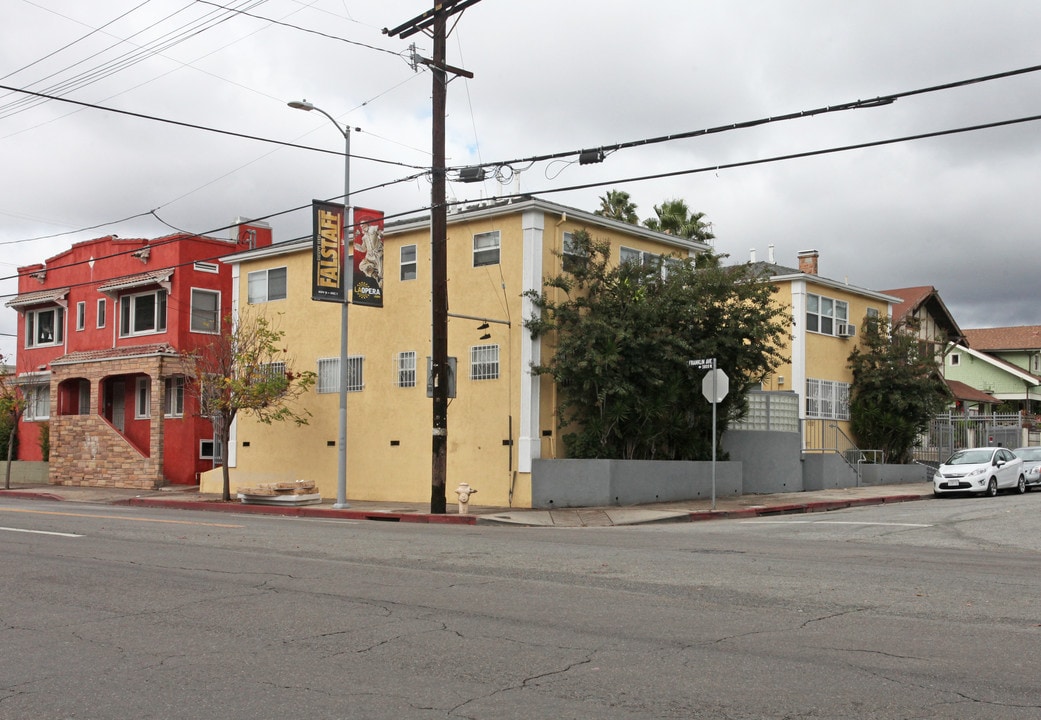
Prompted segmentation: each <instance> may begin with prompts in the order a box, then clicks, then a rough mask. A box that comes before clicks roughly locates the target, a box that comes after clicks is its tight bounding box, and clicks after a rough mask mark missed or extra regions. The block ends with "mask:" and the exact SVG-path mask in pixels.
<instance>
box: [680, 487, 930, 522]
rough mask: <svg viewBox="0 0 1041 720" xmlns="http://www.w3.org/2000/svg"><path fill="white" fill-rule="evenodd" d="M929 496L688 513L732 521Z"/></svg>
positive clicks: (919, 497) (697, 517) (693, 517)
mask: <svg viewBox="0 0 1041 720" xmlns="http://www.w3.org/2000/svg"><path fill="white" fill-rule="evenodd" d="M932 498H933V496H932V495H931V494H919V495H883V496H881V497H873V498H851V499H849V500H818V501H815V502H807V503H788V504H786V505H764V506H761V507H750V508H742V509H741V510H715V511H713V510H698V511H694V512H691V513H690V521H691V522H697V521H700V520H733V519H739V518H756V517H770V516H771V515H798V514H802V513H815V512H829V511H831V510H845V509H846V508H851V507H862V506H866V505H889V504H892V503H901V502H911V501H914V500H931V499H932Z"/></svg>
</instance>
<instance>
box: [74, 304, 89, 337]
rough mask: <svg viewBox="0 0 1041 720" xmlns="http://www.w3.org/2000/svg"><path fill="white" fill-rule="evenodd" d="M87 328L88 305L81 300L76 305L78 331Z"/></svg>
mask: <svg viewBox="0 0 1041 720" xmlns="http://www.w3.org/2000/svg"><path fill="white" fill-rule="evenodd" d="M86 327H87V303H86V301H84V300H80V301H79V302H78V303H76V331H77V332H79V331H80V330H83V329H84V328H86Z"/></svg>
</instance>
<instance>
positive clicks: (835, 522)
mask: <svg viewBox="0 0 1041 720" xmlns="http://www.w3.org/2000/svg"><path fill="white" fill-rule="evenodd" d="M741 523H742V524H744V525H879V526H882V527H919V528H926V527H932V523H898V522H858V521H854V520H742V521H741Z"/></svg>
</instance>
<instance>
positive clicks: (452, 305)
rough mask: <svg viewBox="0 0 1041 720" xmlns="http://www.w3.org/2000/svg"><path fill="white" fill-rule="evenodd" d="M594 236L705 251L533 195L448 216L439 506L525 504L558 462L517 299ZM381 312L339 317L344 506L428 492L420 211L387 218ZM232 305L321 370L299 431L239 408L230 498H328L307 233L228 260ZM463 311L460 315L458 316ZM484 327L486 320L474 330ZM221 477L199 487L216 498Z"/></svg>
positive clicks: (323, 309)
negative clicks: (344, 362) (292, 489)
mask: <svg viewBox="0 0 1041 720" xmlns="http://www.w3.org/2000/svg"><path fill="white" fill-rule="evenodd" d="M583 229H584V230H588V231H589V233H590V234H591V235H592V236H593V237H594V238H596V239H600V240H606V241H609V242H610V244H611V247H612V257H613V258H615V259H617V260H627V259H633V258H641V257H645V258H650V257H656V256H658V255H660V254H665V255H675V256H677V257H688V256H693V255H694V254H697V253H699V252H704V251H706V250H708V249H709V246H707V245H705V244H703V243H698V242H694V241H690V240H685V239H681V238H677V237H674V236H671V235H667V234H663V233H659V232H655V231H652V230H648V229H646V228H642V227H638V226H635V225H629V224H626V223H621V222H615V221H613V220H608V219H605V218H602V217H599V216H597V215H594V214H592V213H588V212H584V211H580V210H576V209H573V208H569V207H564V206H561V205H556V204H553V203H549V202H546V201H543V200H539V199H523V200H515V201H512V202H505V201H490V202H488V203H484V204H480V205H477V206H472V207H467V208H465V209H463V210H461V211H459V212H453V213H450V214H449V216H448V238H447V247H448V310H449V315H450V317H449V325H448V355H449V356H450V357H454V358H456V362H457V367H456V396H455V397H454V398H452V399H451V400H450V401H449V408H448V468H447V483H446V490H447V493H448V494H449V500H454V499H455V498H454V495H452V491H453V490H454V488H455V487H456V486H457V485H458V483H460V482H467V483H469V484H470V485H471V486H472V487H474V488H476V489H477V491H478V495H477V497H476V498H475V501H476V502H479V503H480V504H482V505H492V506H506V505H512V506H513V507H528V506H530V503H531V467H532V461H533V460H534V459H537V458H555V457H559V456H560V454H561V453H562V451H563V448H562V446H561V445H558V439H559V436H558V432H557V419H556V416H555V408H556V402H555V400H556V398H555V396H554V390H553V384H552V382H551V381H550V380H549V379H547V378H544V377H538V376H534V375H532V373H531V372H530V368H531V366H532V363H538V362H539V361H540V360H542V358H543V357H544V356H545V357H548V355H549V353H551V352H552V349H551V348H549V347H547V346H546V343H545V342H544V341H542V340H538V339H532V337H531V335H530V333H529V332H528V331H527V330H526V329H525V328H524V320H525V319H527V318H529V317H531V316H532V314H533V308H532V306H531V303H530V301H529V300H527V299H526V298H524V297H522V294H523V293H524V291H526V290H541V289H542V281H543V278H546V277H551V276H553V275H556V274H558V273H559V272H560V270H561V263H562V262H563V256H564V255H565V254H566V253H567V250H568V247H569V246H568V242H569V236H570V234H571V233H574V232H576V231H579V230H583ZM384 240H385V246H384V268H383V276H384V288H383V298H384V305H383V307H382V308H373V307H363V306H358V305H352V306H351V307H350V311H349V340H348V375H349V384H348V393H347V498H348V499H354V500H386V501H398V502H406V501H407V502H425V501H428V500H429V499H430V487H431V433H432V425H433V421H432V405H431V400H430V398H429V397H428V395H427V362H428V358H429V356H430V336H431V332H430V328H431V317H430V307H431V306H430V291H431V281H430V223H429V218H428V217H424V218H422V219H418V220H414V221H402V222H396V223H391V224H388V226H387V227H386V229H385V233H384ZM227 262H230V263H232V264H233V275H234V290H233V303H234V308H233V312H236V313H245V312H262V313H264V314H265V315H267V316H268V317H269V318H270V319H272V320H273V321H274V324H275V326H276V327H277V328H279V329H281V330H283V331H284V332H285V344H286V347H287V348H288V349H289V351H290V355H291V357H292V364H293V366H294V367H296V368H297V369H300V370H312V371H314V372H316V373H317V374H318V383H317V386H316V387H315V388H314V389H312V390H311V391H310V392H309V393H308V394H307V395H305V396H304V397H303V398H302V401H301V404H302V406H303V407H305V408H306V409H307V410H308V411H309V412H310V413H311V417H310V418H309V424H308V425H305V426H299V427H298V426H295V425H292V424H290V423H286V424H274V425H264V424H263V423H260V422H257V421H256V420H255V419H253V418H251V417H249V416H248V415H240V416H239V417H238V419H237V420H236V423H235V427H234V430H233V435H232V437H231V438H229V453H228V454H229V458H228V467H229V470H230V475H231V489H232V492H235V490H236V489H237V488H239V487H245V486H253V485H256V484H259V483H269V482H279V481H293V480H314V481H315V482H316V483H317V485H318V489H319V490H320V492H321V494H322V496H323V497H326V498H328V497H333V498H335V497H336V496H337V462H338V451H337V447H336V445H337V437H338V434H339V385H338V383H339V380H338V378H339V371H338V368H339V356H340V307H339V306H338V305H337V304H334V303H328V302H315V301H312V300H311V273H312V267H311V262H312V243H311V240H310V239H305V240H298V241H290V242H285V243H276V244H274V245H272V246H270V247H265V248H260V249H257V250H252V251H247V252H243V253H239V254H237V255H234V256H231V257H229V258H228V259H227ZM461 316H465V317H461ZM485 325H486V326H487V327H482V326H485ZM220 487H221V471H220V469H216V470H214V471H211V472H208V473H205V474H204V475H203V478H202V486H201V490H202V491H203V492H219V491H220Z"/></svg>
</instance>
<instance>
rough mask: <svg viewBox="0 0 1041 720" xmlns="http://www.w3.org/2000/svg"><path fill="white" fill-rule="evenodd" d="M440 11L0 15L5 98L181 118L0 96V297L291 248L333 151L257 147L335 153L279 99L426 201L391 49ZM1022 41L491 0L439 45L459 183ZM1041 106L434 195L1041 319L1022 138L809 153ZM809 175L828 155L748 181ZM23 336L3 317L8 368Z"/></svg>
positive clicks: (1026, 76) (335, 191) (711, 8)
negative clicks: (674, 221) (398, 30)
mask: <svg viewBox="0 0 1041 720" xmlns="http://www.w3.org/2000/svg"><path fill="white" fill-rule="evenodd" d="M429 5H430V3H429V2H428V1H425V0H396V1H395V2H392V3H388V2H379V1H377V0H214V2H203V1H202V0H195V1H192V0H92V1H91V2H82V0H5V3H4V6H5V8H4V22H3V23H2V25H0V84H2V85H5V86H7V87H10V88H18V89H24V90H30V91H33V92H37V93H41V94H44V95H50V96H56V97H61V98H66V99H69V100H75V101H78V102H81V103H88V104H92V105H98V106H103V107H106V108H113V109H118V110H123V111H127V112H131V113H136V114H138V115H143V116H150V117H154V118H161V119H165V120H172V121H176V122H179V123H183V124H184V125H180V126H179V125H172V124H169V123H163V122H159V121H156V120H149V119H145V118H141V117H134V116H130V115H124V114H117V113H113V112H107V111H105V110H101V109H93V108H87V107H84V106H82V105H74V104H69V103H66V102H61V101H59V100H46V99H42V98H38V97H33V96H27V95H25V94H23V93H19V92H14V91H10V90H0V159H2V164H0V183H2V185H0V277H2V278H3V279H2V280H0V294H3V295H4V298H3V299H5V300H6V299H9V297H10V295H11V294H13V293H14V292H15V288H16V285H15V281H14V280H13V279H12V278H13V276H14V275H15V273H16V268H17V267H18V266H19V265H24V264H28V263H32V262H39V261H42V260H43V259H45V258H47V257H49V256H51V255H54V254H56V253H58V252H60V251H62V250H63V249H65V248H67V247H68V246H69V245H70V244H71V243H73V242H77V241H80V240H86V239H89V238H93V237H100V236H103V235H108V234H118V235H120V236H122V237H159V236H162V235H165V234H168V233H169V232H172V228H178V229H184V230H188V231H192V232H199V233H212V234H221V235H225V234H226V233H227V231H225V230H217V229H218V228H222V227H224V226H226V225H228V224H229V223H230V222H231V221H232V220H233V219H234V218H236V217H239V216H247V217H262V216H269V215H273V216H272V217H271V218H270V220H269V222H270V223H271V224H272V226H273V227H274V230H275V237H276V241H280V240H288V239H291V238H295V237H299V236H303V235H306V234H307V233H308V232H309V229H310V216H309V210H307V209H303V210H298V211H295V212H286V211H290V210H292V209H293V208H300V207H304V208H306V207H307V206H308V205H309V203H310V201H311V200H312V199H313V198H331V197H334V196H337V195H339V194H341V193H342V188H343V160H342V157H340V156H337V155H335V154H331V153H323V152H319V151H317V150H308V149H298V148H292V147H287V146H285V145H280V144H275V143H269V142H264V141H263V140H262V139H268V140H275V141H280V142H282V143H293V144H298V145H305V146H310V147H312V148H319V149H324V150H327V151H328V150H332V151H341V150H342V148H343V138H342V136H341V135H340V134H339V133H338V132H337V131H336V129H335V128H333V127H332V124H331V123H330V122H329V121H328V120H327V119H326V118H324V117H322V116H321V115H319V114H317V113H310V114H307V113H303V112H300V111H296V110H292V109H289V108H288V107H287V106H286V102H287V101H290V100H294V99H300V98H306V99H307V100H309V101H311V102H313V103H314V104H315V105H317V106H319V107H321V108H323V109H324V110H326V111H328V112H329V113H330V114H331V115H333V116H334V117H335V118H337V119H338V120H339V121H340V122H345V123H350V124H351V125H352V126H353V127H357V128H360V132H355V133H353V134H352V143H353V145H352V151H353V152H352V154H353V155H355V156H357V157H356V158H355V160H353V161H352V167H351V185H352V189H353V190H355V191H357V194H356V195H355V197H354V198H353V199H354V202H356V203H357V204H360V205H364V206H367V207H375V208H380V209H383V210H384V211H386V212H387V213H388V214H397V213H406V212H409V211H421V210H422V209H423V208H425V207H427V205H428V203H429V199H430V187H429V183H428V180H427V178H426V177H425V176H423V175H422V174H421V173H422V170H421V168H423V167H425V166H427V165H429V163H430V154H429V149H430V87H431V78H430V73H429V72H427V71H425V70H424V69H423V68H422V66H420V67H419V70H418V71H415V70H414V69H413V67H412V65H411V63H410V62H409V56H410V53H409V44H410V43H412V42H415V44H416V46H417V53H418V54H419V55H421V56H425V57H429V56H430V54H431V52H432V43H431V41H430V39H429V38H428V37H427V36H425V35H417V36H413V37H412V38H410V39H408V40H404V41H403V40H399V39H396V38H388V37H387V36H385V35H384V34H383V33H382V32H381V31H382V29H383V28H385V27H394V26H396V25H399V24H401V23H403V22H405V21H406V20H408V19H410V18H412V17H414V16H415V15H418V14H419V13H420V12H422V11H424V10H426V9H427V8H428V7H429ZM236 10H237V11H239V12H235V11H236ZM246 13H249V14H246ZM1039 32H1041V4H1038V3H1031V2H1025V1H1024V0H990V1H989V2H986V3H981V2H978V1H977V0H972V1H970V0H900V1H899V2H890V1H889V0H864V1H862V2H842V3H837V2H834V1H833V0H790V1H788V2H782V1H780V0H756V1H753V0H730V1H728V2H712V3H710V2H703V1H700V0H643V2H641V3H629V2H624V3H623V2H619V1H616V0H523V2H522V1H520V0H482V2H479V3H477V4H476V5H474V6H473V7H471V8H469V9H468V10H466V11H465V12H464V13H463V14H462V16H461V17H460V18H459V19H458V22H457V24H455V25H454V27H453V29H452V33H451V36H450V37H449V40H448V56H449V59H448V61H449V63H450V64H452V65H455V66H457V67H463V68H465V69H467V70H469V71H470V72H472V73H474V78H473V79H472V80H467V79H464V78H459V79H456V80H454V81H453V82H452V83H451V84H450V86H449V112H448V120H447V127H448V155H449V160H448V162H449V164H450V165H454V166H465V165H470V164H477V163H495V162H500V161H501V162H503V163H508V161H513V160H523V159H525V158H530V157H533V156H539V155H545V154H551V153H560V152H566V151H577V150H581V149H583V148H595V147H601V146H613V145H619V144H623V143H628V142H632V141H638V140H642V139H645V138H656V137H661V136H667V135H673V134H681V133H689V132H691V131H696V130H701V129H707V128H716V127H721V126H727V125H731V124H738V123H744V122H747V121H750V120H758V119H762V118H768V117H776V116H782V115H788V114H791V113H798V112H800V111H805V110H812V109H818V108H823V107H827V106H835V105H841V104H844V103H849V102H851V101H856V100H869V99H871V98H876V97H879V96H886V95H893V94H904V93H913V91H917V90H923V89H928V88H933V87H936V86H939V85H945V84H948V83H957V82H960V81H965V80H970V79H975V78H982V77H985V76H989V75H993V74H999V73H1004V72H1008V71H1013V70H1019V69H1024V68H1030V67H1032V66H1034V65H1038V64H1041V52H1039V51H1038V48H1039V46H1038V42H1037V37H1038V35H1039ZM1039 91H1041V72H1027V73H1023V74H1019V75H1016V76H1013V77H1009V78H1004V79H997V80H991V81H987V82H979V83H974V84H972V85H969V86H966V87H958V88H952V89H946V90H939V91H934V92H926V93H918V94H908V95H905V96H904V97H901V98H899V99H898V100H897V101H896V102H894V103H892V104H887V105H884V106H881V107H868V108H861V109H855V110H846V111H842V112H834V113H828V114H821V115H816V116H813V117H803V118H798V119H794V120H787V121H778V122H772V123H768V124H764V125H760V126H757V127H754V128H745V129H735V130H732V131H727V132H720V133H716V134H712V135H708V136H704V137H693V138H688V139H681V140H674V141H670V142H664V143H659V144H653V145H646V146H642V147H636V148H631V149H621V150H618V151H617V152H612V153H609V154H608V156H607V158H606V160H605V161H604V162H603V163H601V164H597V165H579V164H578V163H577V162H574V157H571V158H569V159H564V160H556V161H553V162H539V163H525V162H514V163H512V164H504V165H503V169H502V171H501V172H500V173H499V174H500V176H501V178H502V180H503V181H504V182H503V183H500V182H497V181H493V180H489V181H486V182H485V183H484V184H465V185H464V184H456V183H452V184H450V186H449V195H450V197H451V199H454V200H460V201H462V200H480V199H482V198H487V197H493V196H497V195H501V194H508V193H512V192H517V191H518V190H519V191H520V192H525V193H530V194H534V195H537V196H540V197H544V198H546V199H548V200H551V201H554V202H559V203H562V204H565V205H570V206H573V207H578V208H582V209H586V210H593V209H595V208H596V207H597V206H598V205H599V200H598V198H599V196H600V195H603V194H605V193H606V192H607V190H610V189H620V190H625V191H627V192H629V193H630V194H631V195H632V197H633V200H634V201H635V202H636V203H637V205H638V212H639V214H640V216H641V218H645V217H650V216H652V215H653V206H654V205H655V204H657V203H660V202H661V201H662V200H664V199H667V198H683V199H685V200H686V201H687V202H688V204H689V205H690V206H691V207H692V208H694V209H697V210H699V211H701V212H704V213H705V214H706V220H708V221H709V222H711V223H712V228H713V231H714V232H715V234H716V241H715V242H716V248H717V250H718V251H721V252H725V253H729V254H730V255H731V257H732V258H734V259H736V260H746V259H748V256H749V251H750V250H751V249H753V248H755V249H756V250H757V251H758V259H760V260H764V259H766V256H767V252H768V247H769V246H771V245H772V246H773V247H774V255H775V258H776V260H777V262H779V263H781V264H788V265H795V264H796V253H798V252H799V251H802V250H808V249H816V250H819V251H820V253H821V259H820V271H821V274H822V275H825V276H827V277H830V278H833V279H836V280H847V281H848V282H849V283H851V284H853V285H857V286H860V287H866V288H870V289H875V290H883V289H887V288H896V287H906V286H915V285H933V286H935V287H936V288H937V289H938V290H939V291H940V294H941V296H942V297H943V299H944V301H945V302H946V303H947V305H948V307H949V308H950V309H951V311H952V313H953V314H954V316H955V319H956V320H957V321H958V323H959V324H960V325H961V326H962V327H963V328H974V327H995V326H1004V325H1026V324H1041V309H1039V307H1038V303H1037V300H1036V296H1037V287H1038V280H1037V278H1038V267H1039V265H1041V262H1039V261H1041V250H1039V237H1041V232H1039V229H1041V213H1039V211H1038V209H1037V204H1038V203H1037V200H1036V195H1037V191H1038V187H1039V182H1038V179H1039V178H1038V174H1039V172H1041V123H1039V122H1038V121H1028V122H1021V123H1017V124H1011V125H1004V126H1000V127H994V128H990V129H980V130H975V131H971V132H961V133H954V134H946V135H941V136H938V137H932V138H928V139H918V140H906V141H901V142H893V143H889V144H882V145H878V146H875V147H867V148H862V149H854V150H847V151H842V152H827V153H823V152H821V151H827V150H835V149H838V148H843V147H846V146H851V145H861V144H865V143H877V142H883V141H891V140H898V139H900V138H907V137H910V136H915V135H923V134H930V133H940V132H944V131H951V130H958V129H962V128H969V127H973V126H977V125H985V124H991V123H1003V122H1007V121H1011V120H1016V119H1022V118H1029V117H1031V116H1035V115H1041V92H1039ZM187 126H200V127H205V128H213V129H219V130H225V131H229V132H233V133H240V134H243V135H248V136H253V137H254V138H256V139H253V138H244V137H235V136H232V135H228V134H220V133H215V132H210V131H207V130H204V129H199V128H193V127H187ZM261 138H262V139H261ZM804 153H821V154H815V155H810V156H808V157H803V158H799V159H788V160H782V161H776V162H761V161H765V160H770V159H771V158H778V157H782V156H787V155H794V154H804ZM735 165H736V167H735ZM727 166H730V167H727ZM679 171H689V172H687V173H686V174H680V175H675V176H673V177H669V178H663V179H656V180H642V181H641V180H636V178H640V177H644V176H651V175H657V174H665V173H676V172H679ZM417 173H418V174H420V175H419V177H414V176H416V175H417ZM407 178H413V179H407ZM590 184H596V185H595V186H593V187H586V188H584V189H571V190H567V189H566V188H574V187H576V186H587V185H590ZM153 211H154V214H150V212H153ZM276 213H277V214H276ZM127 218H130V219H127ZM14 332H15V314H14V312H13V311H12V310H9V309H7V308H2V309H0V353H2V354H4V355H6V356H12V355H13V354H14V352H15V342H14V338H13V337H11V336H12V335H13V334H14Z"/></svg>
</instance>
